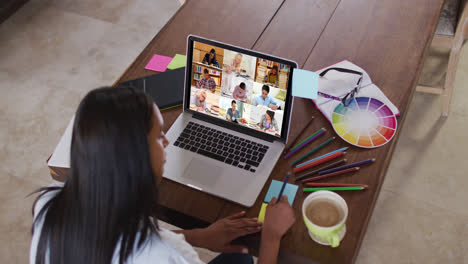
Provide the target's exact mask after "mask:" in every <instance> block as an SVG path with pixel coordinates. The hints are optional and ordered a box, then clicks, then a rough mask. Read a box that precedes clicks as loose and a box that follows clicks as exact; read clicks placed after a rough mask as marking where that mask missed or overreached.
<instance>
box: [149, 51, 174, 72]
mask: <svg viewBox="0 0 468 264" xmlns="http://www.w3.org/2000/svg"><path fill="white" fill-rule="evenodd" d="M171 61H172V58H171V57H167V56H162V55H158V54H154V55H153V57H152V58H151V60H150V61H149V62H148V64H146V66H145V69H147V70H152V71H158V72H163V71H166V69H167V65H169V63H170V62H171Z"/></svg>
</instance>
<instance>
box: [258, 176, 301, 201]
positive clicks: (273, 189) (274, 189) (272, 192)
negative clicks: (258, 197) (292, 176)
mask: <svg viewBox="0 0 468 264" xmlns="http://www.w3.org/2000/svg"><path fill="white" fill-rule="evenodd" d="M282 186H283V182H280V181H277V180H272V181H271V184H270V188H269V189H268V192H267V194H266V196H265V200H263V201H264V202H265V203H269V202H270V201H271V199H272V198H273V197H276V198H278V194H279V193H280V191H281V187H282ZM297 189H298V186H297V185H294V184H289V183H287V184H286V187H284V191H283V195H286V196H288V202H289V204H290V205H291V206H292V204H293V202H294V198H296V192H297Z"/></svg>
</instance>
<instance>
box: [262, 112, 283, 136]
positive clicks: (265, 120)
mask: <svg viewBox="0 0 468 264" xmlns="http://www.w3.org/2000/svg"><path fill="white" fill-rule="evenodd" d="M257 125H258V126H259V127H261V128H263V129H265V130H267V131H269V132H278V131H279V129H278V123H277V122H276V119H275V112H273V111H270V110H267V111H266V113H265V114H264V115H262V119H261V120H260V123H258V124H257Z"/></svg>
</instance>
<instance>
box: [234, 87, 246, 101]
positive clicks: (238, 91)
mask: <svg viewBox="0 0 468 264" xmlns="http://www.w3.org/2000/svg"><path fill="white" fill-rule="evenodd" d="M232 97H234V99H236V100H242V101H245V99H247V98H246V97H247V91H246V89H245V83H243V82H241V83H240V84H239V85H237V86H236V87H235V88H234V92H232Z"/></svg>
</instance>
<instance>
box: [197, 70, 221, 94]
mask: <svg viewBox="0 0 468 264" xmlns="http://www.w3.org/2000/svg"><path fill="white" fill-rule="evenodd" d="M197 88H204V89H209V90H210V91H211V92H212V93H214V92H215V91H216V82H215V80H214V79H213V78H211V77H210V74H209V71H208V69H204V70H203V78H201V79H200V81H198V83H197Z"/></svg>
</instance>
